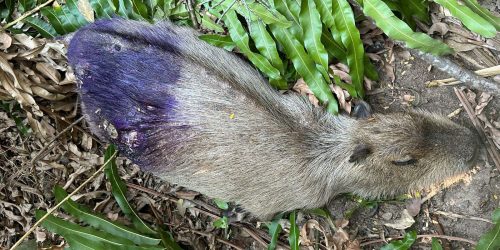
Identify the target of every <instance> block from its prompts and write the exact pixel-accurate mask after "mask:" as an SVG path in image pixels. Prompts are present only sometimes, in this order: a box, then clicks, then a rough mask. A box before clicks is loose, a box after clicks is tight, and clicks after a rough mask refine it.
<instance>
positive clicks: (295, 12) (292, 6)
mask: <svg viewBox="0 0 500 250" xmlns="http://www.w3.org/2000/svg"><path fill="white" fill-rule="evenodd" d="M274 6H275V7H276V9H277V10H278V12H279V13H281V14H283V15H284V16H285V17H286V18H287V20H290V21H292V26H290V27H289V28H288V29H289V32H291V33H292V34H293V36H294V37H295V38H297V39H298V40H299V41H302V34H303V31H302V26H300V21H299V13H300V6H298V4H297V3H295V2H289V1H285V0H274Z"/></svg>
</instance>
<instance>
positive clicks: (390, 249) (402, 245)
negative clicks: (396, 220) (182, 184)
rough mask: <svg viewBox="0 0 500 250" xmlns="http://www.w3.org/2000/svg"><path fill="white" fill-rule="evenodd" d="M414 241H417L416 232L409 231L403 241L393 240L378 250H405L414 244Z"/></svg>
mask: <svg viewBox="0 0 500 250" xmlns="http://www.w3.org/2000/svg"><path fill="white" fill-rule="evenodd" d="M415 240H417V232H415V231H410V232H407V233H406V234H405V236H404V237H403V239H401V240H395V241H393V242H391V243H389V244H387V245H385V246H383V247H382V248H380V250H407V249H410V247H411V246H412V245H413V243H415Z"/></svg>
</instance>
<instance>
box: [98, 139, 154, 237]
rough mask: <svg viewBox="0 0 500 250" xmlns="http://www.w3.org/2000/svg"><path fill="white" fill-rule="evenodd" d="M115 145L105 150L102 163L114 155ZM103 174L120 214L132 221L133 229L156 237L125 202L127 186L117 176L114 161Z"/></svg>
mask: <svg viewBox="0 0 500 250" xmlns="http://www.w3.org/2000/svg"><path fill="white" fill-rule="evenodd" d="M115 151H116V149H115V145H113V144H111V145H109V146H108V148H107V149H106V152H105V153H104V162H106V161H108V160H109V158H110V157H111V156H112V155H113V154H114V153H115ZM104 173H105V174H106V177H107V178H108V180H109V182H110V183H111V192H112V193H113V196H114V197H115V199H116V202H117V203H118V205H119V206H120V208H121V209H122V212H123V213H124V214H125V215H126V216H127V217H128V218H129V219H130V220H131V221H132V223H133V224H134V227H135V229H137V230H138V231H139V232H141V233H144V234H150V235H156V232H155V231H154V230H153V229H151V228H150V227H149V226H148V225H146V223H144V221H142V219H141V218H140V217H139V215H138V214H137V213H136V212H135V210H134V209H133V208H132V206H130V204H129V203H128V201H127V198H126V196H125V194H126V193H127V185H125V183H124V182H123V180H122V179H121V178H120V175H119V174H118V168H117V166H116V161H115V159H113V160H111V161H110V162H109V163H108V164H107V165H106V167H105V169H104Z"/></svg>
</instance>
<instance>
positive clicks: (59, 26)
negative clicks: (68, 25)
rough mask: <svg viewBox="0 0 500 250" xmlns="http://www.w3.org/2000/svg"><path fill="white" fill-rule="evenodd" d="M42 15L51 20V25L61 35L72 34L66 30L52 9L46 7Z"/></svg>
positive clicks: (41, 11)
mask: <svg viewBox="0 0 500 250" xmlns="http://www.w3.org/2000/svg"><path fill="white" fill-rule="evenodd" d="M40 13H42V15H43V16H45V17H46V18H47V19H48V20H49V22H50V24H51V25H52V27H54V29H55V31H56V32H57V33H58V34H59V35H64V34H66V33H69V32H70V31H66V30H65V28H64V26H63V24H62V23H61V20H59V18H58V17H57V15H56V13H55V12H54V10H53V9H52V7H44V8H42V9H41V10H40Z"/></svg>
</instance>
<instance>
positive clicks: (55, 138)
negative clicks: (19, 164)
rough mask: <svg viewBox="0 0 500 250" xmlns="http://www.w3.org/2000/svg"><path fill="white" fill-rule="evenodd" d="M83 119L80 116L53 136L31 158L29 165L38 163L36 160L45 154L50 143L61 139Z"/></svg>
mask: <svg viewBox="0 0 500 250" xmlns="http://www.w3.org/2000/svg"><path fill="white" fill-rule="evenodd" d="M84 117H85V116H82V117H80V118H78V119H77V120H76V121H74V122H73V123H71V124H70V125H69V126H68V127H66V128H65V129H63V130H62V131H61V132H59V133H58V134H57V135H56V136H54V138H52V140H50V141H49V142H48V143H47V144H45V146H43V148H42V149H41V150H40V151H39V152H38V154H36V156H35V157H34V158H33V160H31V165H34V164H35V162H36V161H38V159H39V158H40V156H41V155H42V154H43V153H44V152H45V150H47V148H48V147H50V145H51V144H52V143H54V142H55V141H56V140H57V139H59V137H61V136H62V135H64V134H65V133H66V132H68V131H69V130H70V129H72V128H73V127H74V126H75V125H76V124H78V123H80V122H81V121H82V120H83V118H84Z"/></svg>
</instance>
